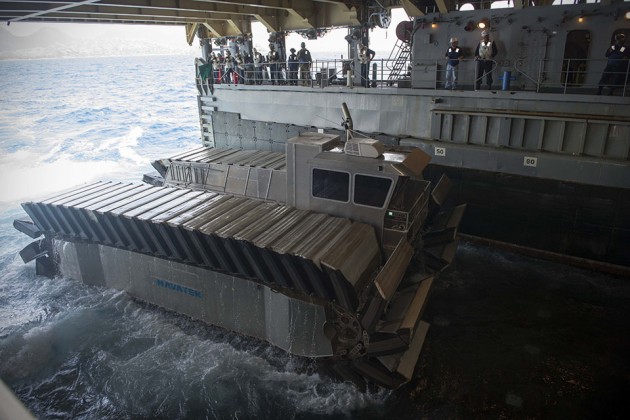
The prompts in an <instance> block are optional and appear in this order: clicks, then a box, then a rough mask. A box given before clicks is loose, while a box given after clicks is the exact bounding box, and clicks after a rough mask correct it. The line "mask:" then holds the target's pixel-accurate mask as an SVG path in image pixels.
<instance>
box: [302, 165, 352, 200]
mask: <svg viewBox="0 0 630 420" xmlns="http://www.w3.org/2000/svg"><path fill="white" fill-rule="evenodd" d="M311 193H312V194H313V197H317V198H325V199H327V200H335V201H343V202H347V201H348V199H349V197H350V174H348V173H347V172H338V171H329V170H326V169H317V168H315V169H313V184H312V190H311Z"/></svg>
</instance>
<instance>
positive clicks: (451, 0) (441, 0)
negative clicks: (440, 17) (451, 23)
mask: <svg viewBox="0 0 630 420" xmlns="http://www.w3.org/2000/svg"><path fill="white" fill-rule="evenodd" d="M435 4H436V5H437V7H438V10H439V11H440V13H448V12H452V11H453V10H455V7H456V6H457V1H456V0H435Z"/></svg>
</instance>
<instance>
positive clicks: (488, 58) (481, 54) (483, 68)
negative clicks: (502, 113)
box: [475, 29, 497, 90]
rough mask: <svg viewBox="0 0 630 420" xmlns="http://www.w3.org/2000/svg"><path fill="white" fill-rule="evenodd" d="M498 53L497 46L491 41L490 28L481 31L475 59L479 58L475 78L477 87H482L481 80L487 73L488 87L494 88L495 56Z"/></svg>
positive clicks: (477, 88)
mask: <svg viewBox="0 0 630 420" xmlns="http://www.w3.org/2000/svg"><path fill="white" fill-rule="evenodd" d="M496 55H497V46H496V44H495V43H494V42H492V41H490V34H489V33H488V30H487V29H486V30H484V31H483V32H481V41H480V42H479V45H477V48H476V49H475V60H477V76H476V79H475V89H476V90H479V89H480V88H481V80H482V79H483V75H484V74H485V75H486V83H487V84H488V89H492V70H493V67H494V60H493V58H494V57H495V56H496Z"/></svg>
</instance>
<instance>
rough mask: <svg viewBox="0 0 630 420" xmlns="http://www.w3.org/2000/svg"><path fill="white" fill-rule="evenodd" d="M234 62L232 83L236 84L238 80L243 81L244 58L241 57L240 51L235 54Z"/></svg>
mask: <svg viewBox="0 0 630 420" xmlns="http://www.w3.org/2000/svg"><path fill="white" fill-rule="evenodd" d="M234 61H235V63H236V76H237V77H235V78H234V79H235V81H234V83H235V84H237V85H238V83H239V82H241V83H245V59H244V58H243V54H241V53H240V51H239V52H238V53H237V54H236V58H235V60H234Z"/></svg>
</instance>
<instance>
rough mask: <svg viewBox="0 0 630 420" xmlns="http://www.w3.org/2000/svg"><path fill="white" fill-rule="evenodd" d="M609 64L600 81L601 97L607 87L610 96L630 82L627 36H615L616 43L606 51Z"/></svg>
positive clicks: (629, 53)
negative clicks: (616, 89) (629, 76)
mask: <svg viewBox="0 0 630 420" xmlns="http://www.w3.org/2000/svg"><path fill="white" fill-rule="evenodd" d="M606 57H607V58H608V62H607V63H606V67H605V68H604V73H603V74H602V78H601V79H600V80H599V88H598V89H597V94H598V95H601V94H602V90H603V89H604V87H605V86H608V89H610V90H609V92H608V94H609V95H612V94H613V91H614V90H615V88H616V87H623V86H624V84H625V83H627V81H628V59H630V50H629V49H628V47H626V34H624V33H618V34H616V35H615V42H614V43H613V44H612V45H611V46H610V48H608V49H607V50H606Z"/></svg>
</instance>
